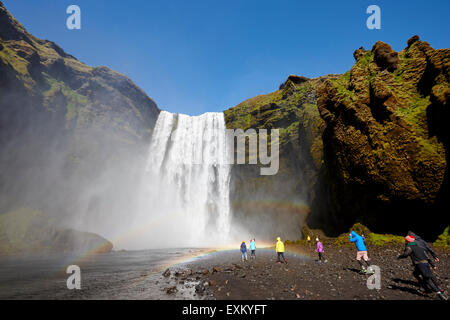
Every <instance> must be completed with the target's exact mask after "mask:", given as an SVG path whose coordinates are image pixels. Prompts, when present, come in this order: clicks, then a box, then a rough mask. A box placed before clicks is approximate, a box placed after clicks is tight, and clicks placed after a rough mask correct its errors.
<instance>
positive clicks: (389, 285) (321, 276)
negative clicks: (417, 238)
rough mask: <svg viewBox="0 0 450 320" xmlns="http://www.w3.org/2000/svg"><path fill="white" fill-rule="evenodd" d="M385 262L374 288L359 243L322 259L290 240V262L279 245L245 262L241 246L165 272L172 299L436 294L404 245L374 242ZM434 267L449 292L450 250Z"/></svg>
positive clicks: (375, 254)
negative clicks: (280, 257) (419, 277)
mask: <svg viewBox="0 0 450 320" xmlns="http://www.w3.org/2000/svg"><path fill="white" fill-rule="evenodd" d="M368 250H369V257H370V259H371V263H372V264H373V265H376V266H379V267H380V272H381V288H380V289H379V290H377V289H369V288H368V286H367V280H368V278H369V276H368V275H363V274H360V273H359V265H358V263H357V262H356V260H355V256H356V250H355V249H354V248H353V247H326V248H325V257H326V259H327V260H328V262H327V263H318V262H317V261H315V260H316V253H315V252H314V249H313V248H310V247H308V246H292V245H291V246H289V247H288V252H286V254H285V256H286V258H287V259H288V263H287V264H277V263H276V254H275V252H274V250H273V249H259V250H257V257H256V259H255V260H249V261H247V262H242V261H241V260H240V253H239V250H232V251H223V252H215V253H212V254H209V255H207V256H204V257H198V258H196V259H194V260H192V261H190V262H187V263H184V264H182V265H177V266H176V267H173V268H169V269H168V270H166V272H165V274H161V276H160V278H161V281H165V282H164V284H165V286H163V287H162V288H161V289H160V290H162V291H164V292H165V293H166V296H167V297H166V298H167V299H183V298H187V299H189V298H194V299H220V300H221V299H231V300H246V299H250V300H251V299H263V300H266V299H269V300H295V299H306V300H320V299H325V300H328V299H331V300H355V299H356V300H373V299H377V300H380V299H381V300H384V299H386V300H432V299H437V297H436V295H435V294H434V293H426V292H424V291H423V290H422V289H421V288H420V287H419V286H418V284H417V282H416V280H415V278H414V277H413V276H412V270H413V267H412V265H411V261H410V259H409V258H408V259H403V260H397V256H398V255H399V254H400V253H401V252H402V250H403V246H401V245H399V246H384V247H369V248H368ZM437 252H438V254H439V258H440V262H439V263H438V264H437V269H436V270H435V271H434V272H435V274H436V275H437V277H438V279H439V280H440V282H441V287H442V289H444V291H445V293H446V295H447V293H448V290H449V289H450V282H449V276H450V275H449V271H450V251H449V250H446V251H444V250H439V249H437Z"/></svg>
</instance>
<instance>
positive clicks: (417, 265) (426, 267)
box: [397, 235, 447, 300]
mask: <svg viewBox="0 0 450 320" xmlns="http://www.w3.org/2000/svg"><path fill="white" fill-rule="evenodd" d="M405 241H406V247H405V251H404V252H403V254H401V255H399V256H398V257H397V259H404V258H407V257H410V258H411V261H412V263H413V265H414V272H413V274H414V273H415V275H414V276H415V277H416V278H417V276H418V275H420V276H422V277H423V281H422V282H421V281H419V284H421V285H425V286H424V288H425V289H427V288H426V286H429V287H430V288H431V290H433V291H434V292H436V294H437V295H438V297H439V298H440V299H441V300H447V299H446V297H445V296H444V295H443V294H442V290H441V289H440V288H439V284H438V283H437V279H436V278H435V277H434V275H433V272H432V271H431V269H430V264H431V266H433V267H434V263H433V261H432V260H431V259H429V257H428V255H427V251H426V249H424V248H423V247H421V246H419V245H418V244H417V242H415V239H414V237H412V236H409V235H408V236H406V237H405Z"/></svg>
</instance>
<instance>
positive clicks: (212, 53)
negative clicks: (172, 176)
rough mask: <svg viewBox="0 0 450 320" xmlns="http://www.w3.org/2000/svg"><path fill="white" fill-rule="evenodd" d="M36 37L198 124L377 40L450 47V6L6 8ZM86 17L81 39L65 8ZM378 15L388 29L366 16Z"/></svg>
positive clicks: (257, 0) (96, 0)
mask: <svg viewBox="0 0 450 320" xmlns="http://www.w3.org/2000/svg"><path fill="white" fill-rule="evenodd" d="M3 3H4V4H5V6H6V8H7V9H8V10H9V11H10V12H11V13H12V14H13V15H14V16H15V17H16V18H17V19H18V20H19V21H20V22H21V23H22V24H23V25H24V26H25V27H26V28H27V30H28V31H30V32H31V33H33V34H34V35H35V36H37V37H39V38H43V39H48V40H52V41H54V42H56V43H58V44H59V45H60V46H61V47H63V48H64V50H65V51H66V52H68V53H70V54H72V55H74V56H75V57H77V58H78V59H79V60H81V61H83V62H84V63H86V64H88V65H91V66H98V65H105V66H108V67H110V68H112V69H114V70H117V71H119V72H121V73H124V74H125V75H127V76H128V77H130V78H131V79H132V80H133V81H134V82H135V83H136V84H137V85H138V86H139V87H141V88H142V89H143V90H144V91H146V92H147V94H148V95H149V96H150V97H152V98H153V99H154V100H155V101H156V103H157V104H158V106H159V107H160V108H161V109H164V110H168V111H171V112H180V113H186V114H190V115H198V114H201V113H204V112H207V111H222V110H225V109H227V108H229V107H231V106H234V105H236V104H238V103H240V102H242V101H243V100H246V99H248V98H250V97H253V96H255V95H258V94H264V93H269V92H272V91H275V90H276V89H277V88H278V86H279V84H280V83H281V82H283V81H284V80H285V79H286V78H287V76H288V75H289V74H298V75H303V76H306V77H318V76H321V75H325V74H329V73H343V72H345V71H347V70H348V69H349V68H350V67H351V66H352V65H353V62H354V59H353V55H352V54H353V51H354V50H355V49H357V48H359V47H360V46H364V47H365V48H366V49H370V48H372V45H373V44H374V43H375V42H376V41H377V40H382V41H385V42H387V43H389V44H390V45H391V46H392V47H393V48H394V50H397V51H398V50H401V49H403V48H404V47H405V46H406V41H407V39H408V38H409V37H411V36H412V35H414V34H418V35H420V37H421V39H422V40H425V41H428V42H429V43H430V44H431V46H433V47H434V48H448V47H450V19H449V18H448V13H449V12H450V1H448V0H443V1H432V0H430V1H415V0H409V1H375V0H372V1H364V0H351V1H350V0H347V1H303V0H295V1H285V0H270V1H267V0H266V1H265V0H239V1H238V0H227V1H223V0H205V1H203V0H202V1H197V0H191V1H187V0H180V1H162V0H161V1H152V0H148V1H138V0H128V1H116V0H70V1H66V0H39V1H38V0H3ZM70 4H76V5H78V6H80V8H81V19H82V22H81V23H82V28H81V30H68V29H67V28H66V19H67V17H68V15H67V14H66V8H67V7H68V6H69V5H70ZM371 4H376V5H378V6H380V8H381V30H369V29H367V28H366V19H367V17H368V16H369V15H368V14H366V8H367V7H368V6H369V5H371Z"/></svg>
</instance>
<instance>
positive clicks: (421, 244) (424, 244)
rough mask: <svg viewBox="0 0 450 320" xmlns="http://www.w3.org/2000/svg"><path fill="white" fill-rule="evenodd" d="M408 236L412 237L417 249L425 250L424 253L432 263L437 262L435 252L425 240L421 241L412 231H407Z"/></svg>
mask: <svg viewBox="0 0 450 320" xmlns="http://www.w3.org/2000/svg"><path fill="white" fill-rule="evenodd" d="M408 236H411V237H413V238H414V242H415V243H417V245H418V246H419V247H421V248H423V249H425V251H426V252H427V253H428V254H430V255H431V256H432V257H433V259H434V261H436V262H439V258H438V256H437V254H436V252H434V250H433V249H432V248H431V247H430V245H429V244H428V243H427V242H426V241H425V240H423V239H422V238H421V237H419V236H418V235H417V234H415V233H414V232H412V231H408Z"/></svg>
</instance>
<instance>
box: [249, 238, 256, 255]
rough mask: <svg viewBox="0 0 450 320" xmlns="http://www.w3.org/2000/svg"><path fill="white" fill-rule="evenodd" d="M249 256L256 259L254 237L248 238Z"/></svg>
mask: <svg viewBox="0 0 450 320" xmlns="http://www.w3.org/2000/svg"><path fill="white" fill-rule="evenodd" d="M249 248H250V258H251V259H256V243H255V239H252V240H250V246H249Z"/></svg>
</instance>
